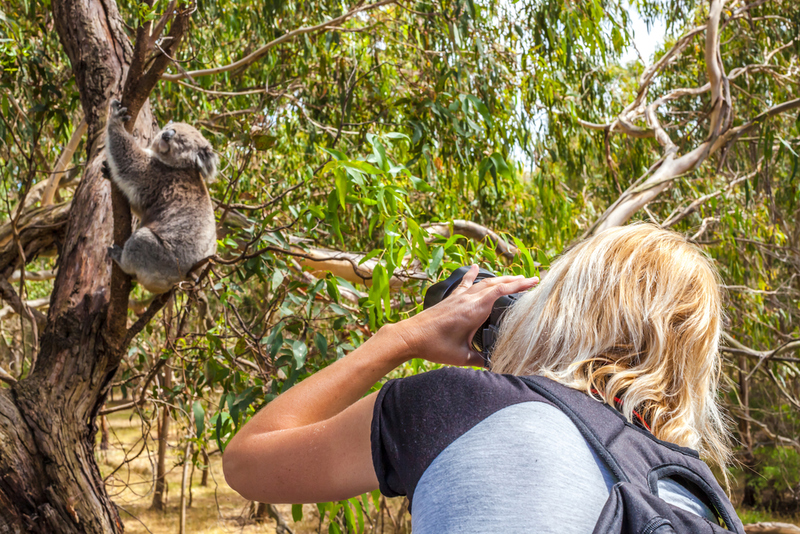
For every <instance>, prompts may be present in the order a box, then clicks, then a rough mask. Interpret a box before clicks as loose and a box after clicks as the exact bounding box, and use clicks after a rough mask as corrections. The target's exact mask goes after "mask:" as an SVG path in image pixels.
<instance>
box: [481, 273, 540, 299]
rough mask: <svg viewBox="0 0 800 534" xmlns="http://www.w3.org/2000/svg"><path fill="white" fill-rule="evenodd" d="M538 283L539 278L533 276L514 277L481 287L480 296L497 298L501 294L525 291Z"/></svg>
mask: <svg viewBox="0 0 800 534" xmlns="http://www.w3.org/2000/svg"><path fill="white" fill-rule="evenodd" d="M538 283H539V278H537V277H535V276H534V277H533V278H523V277H514V278H513V279H511V280H507V281H506V282H504V283H501V284H491V285H489V284H487V285H486V286H484V288H481V290H480V295H481V297H483V296H485V295H494V298H499V297H502V296H503V295H511V294H512V293H521V292H522V291H527V290H528V289H530V288H532V287H533V286H535V285H536V284H538Z"/></svg>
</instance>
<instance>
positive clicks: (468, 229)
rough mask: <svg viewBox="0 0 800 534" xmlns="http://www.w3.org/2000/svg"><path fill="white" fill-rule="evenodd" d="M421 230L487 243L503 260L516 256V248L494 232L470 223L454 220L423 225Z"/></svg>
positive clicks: (446, 236)
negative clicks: (455, 235)
mask: <svg viewBox="0 0 800 534" xmlns="http://www.w3.org/2000/svg"><path fill="white" fill-rule="evenodd" d="M422 228H424V229H425V230H427V231H428V233H429V234H435V235H440V236H442V237H445V238H448V237H450V236H451V235H453V234H458V235H463V236H464V237H466V238H468V239H472V240H475V241H488V242H489V244H490V245H492V246H494V249H495V251H496V252H497V253H498V254H500V255H502V256H503V257H504V258H506V259H508V260H511V259H513V258H514V256H515V255H516V254H517V247H515V246H514V245H512V244H510V243H509V242H508V241H506V240H505V239H503V238H502V237H500V236H499V235H498V234H497V233H496V232H494V231H493V230H490V229H489V228H487V227H485V226H482V225H480V224H478V223H474V222H472V221H465V220H463V219H456V220H454V221H451V222H449V223H431V224H424V225H422Z"/></svg>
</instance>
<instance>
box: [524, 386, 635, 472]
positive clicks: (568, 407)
mask: <svg viewBox="0 0 800 534" xmlns="http://www.w3.org/2000/svg"><path fill="white" fill-rule="evenodd" d="M519 378H520V379H521V380H522V381H523V382H525V383H526V384H527V385H528V387H530V388H531V389H532V390H534V391H535V392H536V393H538V394H539V395H541V396H542V397H544V398H545V399H547V400H548V401H550V402H552V403H553V404H555V405H556V407H558V409H559V410H561V411H562V412H563V413H564V414H565V415H566V416H567V417H569V419H570V420H571V421H572V422H573V424H574V425H575V426H576V427H577V428H578V430H579V431H580V433H581V435H582V436H583V437H584V439H585V440H586V441H587V442H589V444H590V445H591V446H592V448H593V449H594V451H595V452H596V453H597V455H598V456H600V458H602V460H603V461H604V462H605V463H606V465H607V466H608V468H609V470H610V471H611V473H612V474H613V475H614V476H615V477H616V479H617V480H618V481H620V482H629V478H628V475H627V474H626V473H625V470H624V469H622V466H621V465H620V464H619V462H617V459H616V458H615V457H614V455H613V454H612V453H611V451H609V450H608V448H607V447H606V445H605V443H607V442H608V438H609V437H610V436H613V435H615V434H618V433H619V432H622V430H623V429H624V428H625V420H624V419H623V418H622V416H621V415H618V414H617V415H618V417H614V414H612V413H609V409H608V408H607V407H606V406H605V405H604V404H602V403H599V402H597V401H595V400H592V399H590V398H589V397H588V396H587V395H584V394H583V393H581V392H580V391H575V390H572V389H570V388H567V387H565V386H562V385H561V384H557V383H556V382H553V381H552V380H549V379H547V378H544V377H542V376H520V377H519ZM573 393H574V395H573ZM567 397H569V398H567Z"/></svg>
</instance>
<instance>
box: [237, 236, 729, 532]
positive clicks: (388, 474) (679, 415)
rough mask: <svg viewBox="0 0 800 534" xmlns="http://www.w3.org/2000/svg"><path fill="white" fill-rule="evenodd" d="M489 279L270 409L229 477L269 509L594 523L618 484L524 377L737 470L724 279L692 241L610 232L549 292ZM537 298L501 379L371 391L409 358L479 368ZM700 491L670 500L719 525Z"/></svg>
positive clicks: (521, 524) (446, 376)
mask: <svg viewBox="0 0 800 534" xmlns="http://www.w3.org/2000/svg"><path fill="white" fill-rule="evenodd" d="M476 274H477V268H476V267H474V266H473V268H472V269H471V270H470V271H469V273H468V274H467V275H465V276H464V278H463V281H462V283H461V285H460V286H459V287H458V289H457V290H455V291H454V292H453V294H452V295H451V296H450V297H448V298H447V300H446V301H444V302H443V303H441V304H439V305H437V306H434V307H432V308H430V309H429V310H426V311H424V312H422V313H420V314H418V315H416V316H414V317H411V318H409V319H407V320H405V321H402V322H400V323H397V324H394V325H388V326H385V327H383V328H381V329H380V331H379V332H378V333H377V334H376V335H375V336H373V337H372V338H371V339H369V340H368V341H367V342H366V343H364V344H363V345H362V346H361V347H359V348H358V349H357V350H355V351H353V352H352V353H350V354H349V355H347V356H346V357H345V358H342V359H341V360H339V361H337V362H335V363H334V364H332V365H331V366H329V367H327V368H325V369H323V370H322V371H320V372H319V373H317V374H316V375H314V376H312V377H310V378H309V379H307V380H305V381H304V382H302V383H300V384H298V385H296V386H294V387H293V388H292V389H290V390H289V391H287V392H285V393H284V394H282V395H280V396H279V397H278V398H277V399H275V400H274V401H272V402H271V403H270V404H268V405H267V406H266V407H265V408H264V409H263V410H261V411H260V412H259V413H258V414H256V416H255V417H253V419H252V420H251V421H250V422H249V423H248V424H247V425H245V426H244V428H242V430H241V431H240V432H239V433H238V434H237V435H236V436H235V437H234V438H233V440H231V443H230V444H229V445H228V448H227V449H226V451H225V455H224V458H223V459H224V468H225V477H226V479H227V481H228V483H229V484H230V485H231V486H232V487H233V488H234V489H235V490H236V491H238V492H239V493H241V494H242V495H243V496H244V497H246V498H248V499H251V500H255V501H262V502H271V503H301V502H323V501H335V500H340V499H344V498H348V497H352V496H355V495H359V494H361V493H364V492H367V491H371V490H374V489H375V488H378V487H380V489H381V491H382V493H384V494H385V495H389V496H394V495H402V494H405V495H408V497H409V499H410V500H411V504H412V510H411V511H412V528H413V530H414V532H415V533H424V532H438V533H441V532H489V531H492V532H531V531H536V532H559V533H571V532H574V533H585V532H591V531H592V529H593V527H594V525H595V522H596V521H597V519H598V516H599V514H600V511H601V509H602V508H603V505H604V503H605V501H606V499H607V498H608V496H609V491H610V489H611V487H612V486H613V485H614V483H615V480H614V477H613V476H612V475H611V474H610V472H609V469H608V468H607V467H606V465H605V463H604V462H603V461H602V460H600V459H599V458H598V456H597V454H596V453H595V452H594V450H593V449H592V448H591V447H589V445H588V444H587V442H586V441H585V440H584V438H583V437H582V435H581V434H580V432H579V431H578V430H577V429H576V427H575V425H574V424H573V423H572V422H571V421H570V419H569V418H568V417H566V416H565V415H564V414H563V413H562V412H561V411H560V410H558V409H557V408H555V407H554V406H553V405H551V404H548V403H545V402H534V401H531V398H532V397H531V393H530V389H529V388H528V387H526V386H525V384H524V383H523V382H522V380H521V379H520V378H518V376H521V375H542V376H545V377H547V378H549V379H552V380H554V381H556V382H559V383H561V384H563V385H565V386H568V387H570V388H573V389H577V390H580V391H582V392H584V393H585V394H586V395H590V396H592V397H594V398H595V399H597V400H598V401H601V402H605V403H607V404H609V405H611V406H614V407H616V408H617V409H618V410H619V411H620V412H621V413H622V414H623V415H624V416H625V418H626V419H627V420H628V421H630V422H632V423H635V424H638V425H640V426H642V427H644V428H647V429H648V430H649V431H650V432H652V433H653V435H654V436H655V437H657V438H659V439H661V440H665V441H669V442H672V443H674V444H677V445H679V446H683V447H692V448H694V449H697V450H699V451H700V452H701V454H703V455H704V457H705V458H706V459H707V460H708V461H710V462H711V463H713V464H715V465H717V466H719V467H722V468H724V467H725V465H726V463H727V460H728V455H729V451H728V447H727V444H726V440H725V437H724V436H725V433H724V432H725V429H724V424H723V420H722V417H721V416H720V412H719V410H718V408H717V405H716V395H717V394H716V389H717V377H718V374H719V365H720V361H719V354H718V350H717V349H718V341H719V336H720V326H721V315H722V311H721V303H720V293H719V286H718V282H717V275H716V273H715V271H714V269H713V267H712V266H711V264H710V263H709V261H708V260H707V259H706V258H705V257H704V256H703V254H702V253H700V252H699V251H698V250H697V249H695V248H694V247H693V246H691V245H690V244H689V243H687V242H686V241H685V240H684V239H683V238H682V237H681V236H680V235H678V234H676V233H673V232H669V231H665V230H661V229H658V228H656V227H654V226H651V225H645V224H637V225H631V226H627V227H622V228H614V229H611V230H607V231H605V232H602V233H600V234H598V235H596V236H594V237H592V238H590V239H588V240H586V241H584V242H582V243H580V244H578V245H577V246H575V247H574V248H572V249H571V250H569V251H568V252H566V253H565V254H564V255H563V256H562V257H561V258H560V259H559V260H558V261H556V262H554V263H553V265H552V266H551V269H550V271H549V273H548V274H547V276H546V277H545V278H544V282H543V283H542V284H539V285H538V287H536V288H535V289H532V288H533V287H534V286H535V285H536V284H537V280H536V279H535V278H523V277H509V276H502V277H497V278H493V279H489V280H485V281H482V282H480V283H477V284H475V285H472V282H473V281H474V279H475V276H476ZM526 290H530V291H528V293H527V294H526V295H525V296H524V297H522V298H521V299H520V300H519V301H518V302H517V303H516V304H515V305H514V307H513V308H512V309H511V310H510V311H509V313H508V314H507V316H506V317H505V318H504V321H503V325H502V328H501V332H500V337H499V340H498V343H497V346H496V348H495V351H494V354H493V357H492V360H493V369H492V370H493V372H484V371H477V370H465V369H454V368H444V369H440V370H438V371H433V372H429V373H423V374H421V375H417V376H413V377H409V378H404V379H399V380H392V381H389V382H387V383H386V384H385V385H384V386H383V388H382V389H381V391H380V392H378V393H374V394H371V395H368V396H366V397H363V398H362V395H364V393H366V392H367V391H368V390H369V388H370V387H371V386H372V385H373V384H374V383H375V382H377V381H379V380H380V379H381V378H382V377H384V376H385V375H386V374H387V373H389V372H390V371H392V370H393V369H394V368H395V367H397V366H398V365H400V364H402V363H404V362H406V361H408V360H410V359H411V358H425V359H427V360H429V361H432V362H436V363H442V364H449V365H455V366H481V365H482V363H483V362H482V360H481V358H480V355H479V354H477V353H476V352H474V351H473V350H471V348H470V346H469V340H470V339H472V335H473V333H474V332H475V331H476V330H477V328H478V327H479V326H480V325H481V324H482V323H483V321H484V320H485V318H486V317H487V316H488V314H489V312H490V310H491V307H492V303H493V302H494V301H495V300H496V299H497V298H498V297H500V296H501V295H507V294H511V293H516V292H520V291H526ZM500 373H507V374H500ZM723 471H724V470H723ZM690 490H691V488H688V489H687V488H686V487H684V486H682V485H681V484H680V483H678V482H676V481H675V480H671V479H665V480H662V481H659V482H658V493H659V496H660V497H662V498H663V499H665V500H667V501H668V502H670V503H672V504H674V505H675V506H678V507H680V508H683V509H685V510H689V511H690V512H692V513H695V514H697V515H700V516H707V517H709V519H711V518H712V517H713V514H712V513H711V512H710V510H709V509H708V507H707V506H706V505H705V504H704V503H703V502H702V500H701V499H699V498H698V497H697V496H695V495H694V494H692V492H691V491H690Z"/></svg>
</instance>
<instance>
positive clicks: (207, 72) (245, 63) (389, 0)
mask: <svg viewBox="0 0 800 534" xmlns="http://www.w3.org/2000/svg"><path fill="white" fill-rule="evenodd" d="M395 2H397V0H381V1H380V2H375V3H374V4H367V5H364V4H359V5H357V6H356V7H355V8H353V9H351V10H350V11H348V12H347V13H345V14H343V15H340V16H338V17H336V18H333V19H331V20H329V21H326V22H322V23H320V24H317V25H316V26H308V27H305V28H297V29H296V30H292V31H290V32H287V33H285V34H283V35H281V36H280V37H278V38H277V39H273V40H272V41H270V42H269V43H267V44H265V45H264V46H262V47H261V48H259V49H258V50H256V51H255V52H252V53H251V54H249V55H247V56H245V57H243V58H242V59H240V60H239V61H235V62H233V63H231V64H229V65H224V66H222V67H215V68H213V69H201V70H195V71H190V72H182V73H180V74H165V75H164V76H162V79H164V80H168V81H171V82H174V81H178V80H182V79H184V78H199V77H201V76H212V75H214V74H220V73H223V72H230V71H233V70H239V69H245V68H247V67H249V66H250V65H252V64H253V63H255V62H256V61H258V60H259V59H261V58H262V57H264V56H265V55H266V53H267V52H269V50H270V49H272V48H274V47H276V46H278V45H279V44H281V43H285V42H287V41H290V40H292V39H294V38H295V37H299V36H301V35H305V34H307V33H314V32H318V31H320V30H324V29H327V28H329V27H331V26H338V25H339V24H341V23H342V22H344V21H346V20H347V19H349V18H351V17H353V16H355V15H357V14H358V13H362V12H365V11H370V10H373V9H376V8H378V7H382V6H386V5H389V4H393V3H395Z"/></svg>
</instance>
